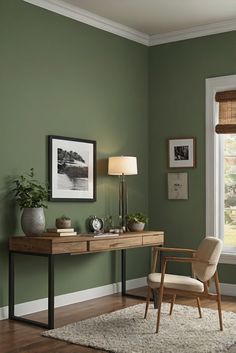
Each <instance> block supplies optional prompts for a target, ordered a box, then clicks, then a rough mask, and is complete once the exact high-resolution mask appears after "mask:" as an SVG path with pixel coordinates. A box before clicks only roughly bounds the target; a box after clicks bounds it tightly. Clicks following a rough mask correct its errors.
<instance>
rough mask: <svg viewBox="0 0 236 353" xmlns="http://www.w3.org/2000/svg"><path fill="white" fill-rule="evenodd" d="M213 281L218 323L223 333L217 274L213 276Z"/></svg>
mask: <svg viewBox="0 0 236 353" xmlns="http://www.w3.org/2000/svg"><path fill="white" fill-rule="evenodd" d="M214 280H215V287H216V294H217V297H216V298H217V299H216V300H217V307H218V315H219V322H220V330H221V331H223V319H222V312H221V296H220V286H219V278H218V273H217V272H216V273H215V274H214Z"/></svg>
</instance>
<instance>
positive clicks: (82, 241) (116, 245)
mask: <svg viewBox="0 0 236 353" xmlns="http://www.w3.org/2000/svg"><path fill="white" fill-rule="evenodd" d="M163 243H164V233H163V232H162V231H145V232H132V233H125V234H122V235H117V236H111V237H107V236H106V237H93V236H91V235H89V234H83V235H78V236H72V237H69V236H65V237H43V236H39V237H25V236H17V237H12V238H10V240H9V319H12V320H18V321H23V322H27V323H31V324H34V325H36V326H40V327H45V328H50V329H51V328H53V327H54V258H55V256H57V255H63V254H67V255H81V254H89V253H96V252H104V251H112V250H121V266H122V268H121V277H122V295H127V293H126V249H129V248H140V247H156V246H162V245H163ZM16 253H17V254H23V255H35V256H44V257H47V258H48V323H47V324H45V323H42V322H38V321H34V320H29V319H26V318H23V317H20V316H16V315H15V314H14V308H15V303H14V301H15V299H14V298H15V281H14V254H16Z"/></svg>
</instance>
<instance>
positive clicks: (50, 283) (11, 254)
mask: <svg viewBox="0 0 236 353" xmlns="http://www.w3.org/2000/svg"><path fill="white" fill-rule="evenodd" d="M15 254H23V255H34V256H44V257H47V259H48V322H47V323H44V322H40V321H36V320H30V319H27V318H24V317H21V316H17V315H15V256H14V255H15ZM8 317H9V319H10V320H16V321H21V322H24V323H28V324H31V325H35V326H39V327H43V328H48V329H51V328H54V255H52V254H37V253H29V252H22V251H11V250H10V251H9V315H8Z"/></svg>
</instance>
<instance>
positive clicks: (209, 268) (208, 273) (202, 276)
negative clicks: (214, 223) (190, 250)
mask: <svg viewBox="0 0 236 353" xmlns="http://www.w3.org/2000/svg"><path fill="white" fill-rule="evenodd" d="M222 245H223V244H222V241H221V240H220V239H218V238H215V237H206V238H205V239H203V240H202V241H201V243H200V245H199V247H198V250H197V252H196V258H197V259H199V260H201V261H205V262H206V263H204V262H194V263H193V272H194V274H195V275H196V277H197V278H198V279H199V280H200V281H202V282H205V281H208V280H209V279H211V277H212V276H213V275H214V273H215V271H216V267H217V264H218V261H219V258H220V254H221V250H222ZM207 262H208V263H207Z"/></svg>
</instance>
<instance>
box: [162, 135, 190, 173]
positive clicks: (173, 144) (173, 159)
mask: <svg viewBox="0 0 236 353" xmlns="http://www.w3.org/2000/svg"><path fill="white" fill-rule="evenodd" d="M195 144H196V143H195V138H194V137H189V138H171V139H168V167H169V168H194V167H195V164H196V161H195V159H196V158H195V153H196V151H195V150H196V148H195Z"/></svg>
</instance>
